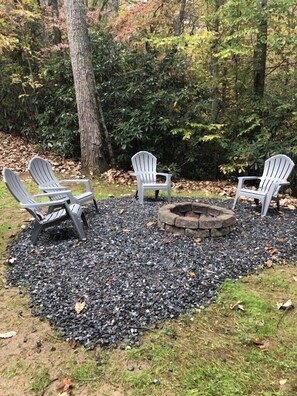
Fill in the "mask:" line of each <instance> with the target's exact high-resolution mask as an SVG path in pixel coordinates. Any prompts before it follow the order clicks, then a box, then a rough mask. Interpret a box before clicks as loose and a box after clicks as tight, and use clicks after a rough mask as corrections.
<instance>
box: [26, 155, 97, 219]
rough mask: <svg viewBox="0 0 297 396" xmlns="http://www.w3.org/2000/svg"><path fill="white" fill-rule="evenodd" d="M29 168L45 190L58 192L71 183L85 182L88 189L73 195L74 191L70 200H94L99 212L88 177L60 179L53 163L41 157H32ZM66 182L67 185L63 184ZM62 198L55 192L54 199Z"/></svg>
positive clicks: (80, 201) (74, 201) (72, 201)
mask: <svg viewBox="0 0 297 396" xmlns="http://www.w3.org/2000/svg"><path fill="white" fill-rule="evenodd" d="M28 170H29V172H30V175H31V176H32V178H33V180H34V181H35V182H36V183H37V184H38V186H39V188H40V189H41V190H43V191H44V192H58V191H63V190H65V189H67V185H68V189H69V184H71V183H80V184H84V186H85V189H86V191H85V192H84V193H82V194H79V195H73V194H72V193H70V194H69V197H70V202H71V203H78V204H80V205H81V204H82V203H83V202H86V201H90V200H93V202H94V206H95V210H96V212H97V213H99V211H98V206H97V202H96V200H95V197H94V193H93V191H92V188H91V184H90V181H89V180H88V179H67V180H66V179H65V180H58V179H57V178H56V176H55V174H54V172H53V169H52V166H51V164H50V163H49V162H48V161H47V160H45V159H43V158H40V157H34V158H32V159H31V161H30V162H29V165H28ZM63 184H66V186H63ZM60 198H61V194H54V195H53V196H52V199H54V200H59V199H60Z"/></svg>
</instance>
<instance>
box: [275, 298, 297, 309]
mask: <svg viewBox="0 0 297 396" xmlns="http://www.w3.org/2000/svg"><path fill="white" fill-rule="evenodd" d="M277 308H278V309H283V310H285V311H288V310H289V309H293V308H294V304H293V303H292V300H288V301H286V302H285V303H277Z"/></svg>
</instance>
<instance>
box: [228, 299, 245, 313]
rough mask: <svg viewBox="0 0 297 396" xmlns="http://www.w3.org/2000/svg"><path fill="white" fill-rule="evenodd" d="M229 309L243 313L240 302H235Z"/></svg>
mask: <svg viewBox="0 0 297 396" xmlns="http://www.w3.org/2000/svg"><path fill="white" fill-rule="evenodd" d="M230 309H239V310H240V311H244V307H243V305H242V301H237V302H236V303H235V304H232V305H231V306H230Z"/></svg>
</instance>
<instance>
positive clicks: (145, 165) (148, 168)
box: [131, 151, 157, 183]
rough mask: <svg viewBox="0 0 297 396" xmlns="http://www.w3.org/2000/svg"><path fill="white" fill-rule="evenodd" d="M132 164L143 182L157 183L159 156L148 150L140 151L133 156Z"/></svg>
mask: <svg viewBox="0 0 297 396" xmlns="http://www.w3.org/2000/svg"><path fill="white" fill-rule="evenodd" d="M131 160H132V166H133V170H134V172H135V173H138V174H139V176H140V178H141V180H142V181H143V183H155V182H156V172H157V158H156V157H155V156H154V155H153V154H151V153H149V152H148V151H139V152H138V153H136V154H135V155H133V157H132V158H131Z"/></svg>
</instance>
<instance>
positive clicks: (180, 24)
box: [175, 0, 187, 36]
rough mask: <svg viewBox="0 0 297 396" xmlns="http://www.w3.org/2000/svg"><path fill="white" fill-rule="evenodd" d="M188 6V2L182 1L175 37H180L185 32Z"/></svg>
mask: <svg viewBox="0 0 297 396" xmlns="http://www.w3.org/2000/svg"><path fill="white" fill-rule="evenodd" d="M186 4H187V0H180V8H179V14H178V19H177V23H176V27H175V36H179V35H181V34H182V32H183V25H184V19H185V10H186Z"/></svg>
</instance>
